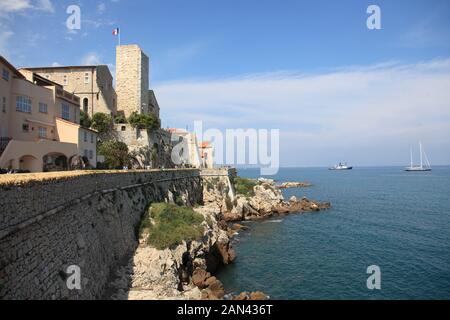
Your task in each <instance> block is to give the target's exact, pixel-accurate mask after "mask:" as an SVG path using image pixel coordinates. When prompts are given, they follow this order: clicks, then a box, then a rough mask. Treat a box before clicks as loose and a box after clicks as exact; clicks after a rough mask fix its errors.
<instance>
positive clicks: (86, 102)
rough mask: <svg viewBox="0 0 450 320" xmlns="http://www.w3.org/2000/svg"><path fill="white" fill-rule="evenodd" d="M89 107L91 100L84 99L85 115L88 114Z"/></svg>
mask: <svg viewBox="0 0 450 320" xmlns="http://www.w3.org/2000/svg"><path fill="white" fill-rule="evenodd" d="M88 105H89V99H88V98H84V99H83V111H84V113H87V112H88Z"/></svg>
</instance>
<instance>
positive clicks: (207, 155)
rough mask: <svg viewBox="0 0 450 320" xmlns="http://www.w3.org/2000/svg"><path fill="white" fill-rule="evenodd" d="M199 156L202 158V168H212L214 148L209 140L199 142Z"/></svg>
mask: <svg viewBox="0 0 450 320" xmlns="http://www.w3.org/2000/svg"><path fill="white" fill-rule="evenodd" d="M199 148H200V156H201V158H202V167H203V168H208V169H210V168H214V153H213V152H214V148H213V145H212V144H211V142H209V141H205V142H202V143H200V145H199Z"/></svg>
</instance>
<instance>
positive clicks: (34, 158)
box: [0, 56, 97, 172]
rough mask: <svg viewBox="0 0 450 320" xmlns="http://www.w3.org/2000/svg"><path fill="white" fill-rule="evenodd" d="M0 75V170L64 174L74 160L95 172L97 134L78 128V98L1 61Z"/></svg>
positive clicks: (47, 81)
mask: <svg viewBox="0 0 450 320" xmlns="http://www.w3.org/2000/svg"><path fill="white" fill-rule="evenodd" d="M0 71H1V78H0V100H1V103H2V104H1V110H0V168H3V169H14V170H28V171H31V172H40V171H53V170H65V169H68V164H69V163H70V161H71V159H73V158H74V157H76V156H81V157H83V156H86V158H88V159H89V163H90V165H91V166H93V167H95V165H96V145H97V133H96V132H95V131H93V130H90V129H86V128H83V127H81V126H80V124H79V123H80V99H79V97H77V96H75V95H73V94H71V93H70V92H67V91H65V90H64V89H63V87H62V86H60V85H59V84H57V83H55V82H53V81H50V80H48V79H47V78H44V77H42V76H40V75H38V74H36V73H34V72H32V71H29V70H22V71H21V72H19V71H18V70H17V69H16V68H15V67H14V66H12V65H11V64H10V63H9V62H8V61H7V60H6V59H4V58H3V57H1V56H0Z"/></svg>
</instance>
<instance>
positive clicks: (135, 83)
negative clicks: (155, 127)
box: [116, 45, 159, 119]
mask: <svg viewBox="0 0 450 320" xmlns="http://www.w3.org/2000/svg"><path fill="white" fill-rule="evenodd" d="M149 72H150V65H149V58H148V56H147V55H146V54H145V53H144V52H143V51H142V49H141V48H140V47H139V46H138V45H123V46H117V47H116V92H117V110H118V111H119V112H123V113H124V115H125V116H126V117H129V116H130V115H131V114H132V113H133V112H137V113H141V114H149V113H151V114H154V115H155V116H156V117H157V118H158V119H159V105H158V101H157V100H156V97H155V93H154V92H153V90H149V85H150V80H149Z"/></svg>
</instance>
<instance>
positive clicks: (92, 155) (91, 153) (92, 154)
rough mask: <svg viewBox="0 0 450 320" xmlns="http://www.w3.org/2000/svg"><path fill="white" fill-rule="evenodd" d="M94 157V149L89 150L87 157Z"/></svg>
mask: <svg viewBox="0 0 450 320" xmlns="http://www.w3.org/2000/svg"><path fill="white" fill-rule="evenodd" d="M93 158H94V151H92V150H89V159H93Z"/></svg>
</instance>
